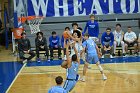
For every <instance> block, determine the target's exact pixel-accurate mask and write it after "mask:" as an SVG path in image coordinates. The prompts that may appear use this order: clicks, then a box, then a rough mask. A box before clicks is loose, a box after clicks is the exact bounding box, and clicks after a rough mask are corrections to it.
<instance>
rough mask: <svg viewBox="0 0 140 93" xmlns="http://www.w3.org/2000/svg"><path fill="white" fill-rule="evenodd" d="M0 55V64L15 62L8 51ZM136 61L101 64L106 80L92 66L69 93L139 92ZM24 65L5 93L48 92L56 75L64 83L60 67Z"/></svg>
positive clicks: (3, 51)
mask: <svg viewBox="0 0 140 93" xmlns="http://www.w3.org/2000/svg"><path fill="white" fill-rule="evenodd" d="M0 56H1V57H0V61H1V62H16V60H17V59H16V57H15V56H13V55H12V53H11V50H1V52H0ZM126 59H127V58H126ZM136 59H137V61H133V60H132V62H117V61H119V60H116V62H111V63H103V64H102V67H103V68H104V72H105V74H106V75H107V77H108V79H107V80H106V81H103V80H102V79H101V74H100V72H99V70H98V68H97V66H96V65H95V64H92V65H91V69H88V72H87V76H86V82H81V81H78V82H77V84H76V86H75V88H74V89H73V90H72V92H71V93H140V60H139V59H140V57H137V58H136ZM129 61H130V60H129ZM33 63H34V62H33ZM30 64H32V63H30ZM24 66H25V67H23V68H22V70H20V73H19V74H18V76H17V77H16V79H15V81H14V82H13V84H12V85H11V86H10V87H9V89H8V90H7V92H6V93H47V91H48V89H49V88H50V87H51V86H54V85H55V81H54V78H55V77H56V76H58V75H60V76H62V77H63V78H64V80H65V78H66V77H65V76H66V70H65V69H63V68H61V67H60V65H54V66H45V65H44V66H38V65H34V66H27V65H26V64H25V65H24ZM82 69H83V64H81V65H80V68H79V74H80V76H82ZM5 82H6V81H5Z"/></svg>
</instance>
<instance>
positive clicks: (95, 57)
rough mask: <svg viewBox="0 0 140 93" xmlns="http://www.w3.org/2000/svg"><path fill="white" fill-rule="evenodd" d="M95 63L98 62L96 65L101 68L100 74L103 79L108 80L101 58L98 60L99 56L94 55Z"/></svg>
mask: <svg viewBox="0 0 140 93" xmlns="http://www.w3.org/2000/svg"><path fill="white" fill-rule="evenodd" d="M94 62H96V65H97V66H98V68H99V70H100V72H101V74H102V79H103V80H106V79H107V77H106V76H105V74H104V71H103V68H102V66H101V64H100V61H99V58H98V55H94Z"/></svg>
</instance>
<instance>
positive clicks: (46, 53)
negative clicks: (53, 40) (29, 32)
mask: <svg viewBox="0 0 140 93" xmlns="http://www.w3.org/2000/svg"><path fill="white" fill-rule="evenodd" d="M44 50H45V56H46V57H47V60H49V51H48V46H47V45H45V46H44Z"/></svg>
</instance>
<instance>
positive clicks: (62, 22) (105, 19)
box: [24, 14, 140, 50]
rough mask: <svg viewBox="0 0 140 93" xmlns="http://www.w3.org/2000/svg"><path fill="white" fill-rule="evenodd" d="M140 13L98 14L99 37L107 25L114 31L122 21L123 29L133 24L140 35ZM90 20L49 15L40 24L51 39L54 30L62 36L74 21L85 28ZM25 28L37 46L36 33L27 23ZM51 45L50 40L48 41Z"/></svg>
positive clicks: (134, 29) (33, 43)
mask: <svg viewBox="0 0 140 93" xmlns="http://www.w3.org/2000/svg"><path fill="white" fill-rule="evenodd" d="M139 16H140V14H123V16H122V15H121V14H116V15H96V20H97V21H98V23H99V31H100V35H99V39H100V38H101V34H102V33H103V32H104V31H105V29H106V28H107V27H110V28H112V31H114V29H115V25H116V24H117V23H120V24H121V25H122V30H123V31H124V32H126V31H127V26H132V30H133V31H134V32H135V33H136V34H137V35H138V33H139V32H140V29H139V26H138V20H139ZM88 20H89V16H80V17H79V16H74V17H48V18H45V19H44V20H43V22H42V24H41V25H40V30H41V31H42V32H43V33H44V36H45V37H46V38H47V40H48V39H49V36H51V32H52V31H56V32H57V34H58V35H59V36H60V38H61V36H62V33H63V31H64V28H65V27H66V26H69V27H70V28H72V26H71V24H72V22H77V23H78V24H79V27H82V28H83V29H84V27H85V24H86V22H87V21H88ZM24 27H25V30H26V33H27V37H28V38H29V39H30V41H31V45H32V47H35V37H36V35H35V34H31V32H30V29H29V26H28V25H25V26H24ZM47 43H48V45H49V41H48V42H47ZM117 50H121V48H117ZM129 50H133V48H129Z"/></svg>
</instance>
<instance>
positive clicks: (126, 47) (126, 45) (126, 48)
mask: <svg viewBox="0 0 140 93" xmlns="http://www.w3.org/2000/svg"><path fill="white" fill-rule="evenodd" d="M128 45H129V44H128V43H126V42H125V51H126V54H128Z"/></svg>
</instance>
